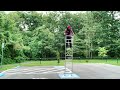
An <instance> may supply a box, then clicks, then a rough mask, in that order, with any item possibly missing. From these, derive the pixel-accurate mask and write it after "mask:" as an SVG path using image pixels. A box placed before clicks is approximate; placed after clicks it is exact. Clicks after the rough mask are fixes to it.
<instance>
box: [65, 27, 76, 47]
mask: <svg viewBox="0 0 120 90" xmlns="http://www.w3.org/2000/svg"><path fill="white" fill-rule="evenodd" d="M64 35H66V39H70V40H67V42H70V48H72V42H71V39H72V36H73V35H74V32H73V30H72V27H71V26H70V25H68V26H67V29H65V32H64ZM68 35H69V36H68ZM66 47H69V45H68V43H66Z"/></svg>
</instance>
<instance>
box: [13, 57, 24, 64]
mask: <svg viewBox="0 0 120 90" xmlns="http://www.w3.org/2000/svg"><path fill="white" fill-rule="evenodd" d="M15 61H16V63H21V62H24V61H25V59H24V58H23V57H21V56H18V57H16V58H15Z"/></svg>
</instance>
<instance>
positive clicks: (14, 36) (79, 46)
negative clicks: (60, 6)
mask: <svg viewBox="0 0 120 90" xmlns="http://www.w3.org/2000/svg"><path fill="white" fill-rule="evenodd" d="M116 15H119V12H118V11H87V12H85V13H75V14H72V13H70V12H63V11H59V12H58V11H54V12H50V13H48V14H43V13H38V12H35V11H27V12H22V11H16V12H10V13H5V12H4V11H1V12H0V47H2V46H1V45H2V43H3V42H4V43H5V48H4V50H3V51H4V61H5V62H6V63H9V62H11V61H12V62H18V60H19V59H21V58H23V59H34V58H52V57H56V56H59V57H64V54H65V42H64V38H65V37H64V30H65V29H66V27H67V25H71V26H72V29H73V31H74V33H75V34H74V45H73V48H74V49H73V50H74V57H84V58H94V57H109V58H113V57H115V58H119V57H120V39H119V38H120V20H119V19H118V18H116ZM1 49H2V48H0V51H1ZM0 56H2V53H0ZM10 60H11V61H10Z"/></svg>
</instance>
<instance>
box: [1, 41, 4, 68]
mask: <svg viewBox="0 0 120 90" xmlns="http://www.w3.org/2000/svg"><path fill="white" fill-rule="evenodd" d="M3 48H4V43H2V58H1V67H2V63H3Z"/></svg>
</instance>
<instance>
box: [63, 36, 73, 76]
mask: <svg viewBox="0 0 120 90" xmlns="http://www.w3.org/2000/svg"><path fill="white" fill-rule="evenodd" d="M68 36H70V35H66V36H65V72H64V74H70V73H71V74H72V72H73V40H74V38H73V36H71V39H67V37H68ZM70 44H72V46H71V47H70ZM68 68H69V69H70V70H69V69H68Z"/></svg>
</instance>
